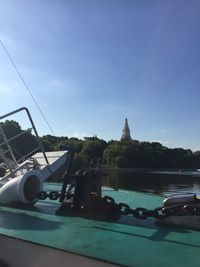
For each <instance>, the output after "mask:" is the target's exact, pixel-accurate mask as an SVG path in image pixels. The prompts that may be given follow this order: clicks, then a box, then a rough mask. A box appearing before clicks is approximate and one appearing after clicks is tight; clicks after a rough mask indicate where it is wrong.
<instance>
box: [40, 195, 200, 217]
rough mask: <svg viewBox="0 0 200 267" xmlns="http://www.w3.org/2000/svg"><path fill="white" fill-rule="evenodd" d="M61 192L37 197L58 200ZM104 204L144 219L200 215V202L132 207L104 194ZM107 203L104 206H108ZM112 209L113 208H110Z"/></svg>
mask: <svg viewBox="0 0 200 267" xmlns="http://www.w3.org/2000/svg"><path fill="white" fill-rule="evenodd" d="M60 195H61V193H60V192H58V191H51V192H49V193H48V192H46V191H40V192H39V193H38V194H37V198H38V199H40V200H45V199H47V198H49V199H50V200H57V199H58V198H59V197H60ZM102 201H103V202H104V204H106V205H107V206H109V207H112V210H113V211H114V212H118V213H119V214H120V215H124V216H127V215H132V216H133V217H135V218H136V219H140V220H144V219H147V218H149V217H152V218H155V219H162V218H166V217H170V216H192V215H197V216H200V204H185V203H183V204H177V205H176V204H174V205H171V206H167V207H165V206H162V207H157V208H155V209H152V210H149V209H146V208H142V207H138V208H136V209H133V208H130V206H129V205H128V204H126V203H119V204H117V203H116V202H115V200H114V199H113V198H112V197H110V196H104V197H103V198H102ZM106 205H105V206H104V207H106ZM110 211H111V210H110Z"/></svg>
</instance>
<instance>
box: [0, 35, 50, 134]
mask: <svg viewBox="0 0 200 267" xmlns="http://www.w3.org/2000/svg"><path fill="white" fill-rule="evenodd" d="M0 43H1V46H2V47H3V50H4V51H5V53H6V55H7V56H8V58H9V59H10V61H11V63H12V65H13V67H14V69H15V70H16V72H17V74H18V75H19V77H20V79H21V81H22V83H23V84H24V86H25V88H26V90H27V91H28V93H29V94H30V96H31V98H32V100H33V101H34V103H35V105H36V106H37V108H38V110H39V111H40V113H41V115H42V117H43V119H44V120H45V122H46V124H47V126H48V127H49V129H50V131H51V132H52V134H53V135H54V136H55V133H54V131H53V129H52V128H51V126H50V124H49V122H48V120H47V118H46V117H45V115H44V113H43V112H42V110H41V108H40V106H39V104H38V103H37V101H36V99H35V97H34V96H33V94H32V93H31V90H30V88H29V87H28V85H27V83H26V82H25V80H24V78H23V77H22V74H21V73H20V71H19V69H18V67H17V65H16V64H15V62H14V60H13V59H12V57H11V56H10V54H9V53H8V50H7V49H6V47H5V45H4V44H3V42H2V40H1V39H0Z"/></svg>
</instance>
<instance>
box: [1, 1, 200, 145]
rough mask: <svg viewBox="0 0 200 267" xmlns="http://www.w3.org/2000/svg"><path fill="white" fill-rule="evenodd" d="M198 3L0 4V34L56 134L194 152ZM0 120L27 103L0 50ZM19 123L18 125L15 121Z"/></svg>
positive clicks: (199, 128) (198, 132)
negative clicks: (125, 130) (124, 133)
mask: <svg viewBox="0 0 200 267" xmlns="http://www.w3.org/2000/svg"><path fill="white" fill-rule="evenodd" d="M199 10H200V1H198V0H191V1H188V0H187V1H186V0H171V1H168V0H165V1H164V0H163V1H162V0H157V1H153V0H146V1H145V0H140V1H139V0H137V1H136V0H135V1H134V0H84V1H83V0H76V1H74V0H71V1H70V0H63V1H61V0H54V1H53V0H48V1H47V0H34V1H33V0H32V1H31V0H30V1H24V0H20V1H19V0H18V1H14V0H13V1H10V0H0V14H1V16H0V38H1V40H2V41H3V43H4V45H5V46H6V48H7V50H8V51H9V53H10V55H11V56H12V58H13V60H14V61H15V63H16V65H17V66H18V68H19V70H20V72H21V74H22V75H23V77H24V79H25V81H26V82H27V84H28V85H29V88H30V90H31V91H32V94H33V95H34V97H35V99H36V100H37V102H38V104H39V105H40V107H41V109H42V111H43V112H44V114H45V116H46V118H47V119H48V121H49V123H50V125H51V127H52V129H53V131H54V132H55V134H56V135H58V136H59V135H64V136H77V137H79V138H82V137H84V136H92V135H93V134H96V135H97V136H98V137H100V138H103V139H105V140H110V139H116V140H119V139H120V136H121V130H122V127H123V124H124V119H125V117H128V121H129V126H130V130H131V134H132V137H133V138H134V139H137V140H140V141H144V140H145V141H158V142H161V143H162V144H163V145H166V146H168V147H184V148H190V149H192V150H200V120H199V118H200V105H199V100H200V90H199V84H200V16H199ZM0 103H1V104H0V114H4V113H7V112H9V111H11V110H13V109H15V108H19V107H21V106H26V107H28V108H29V109H30V111H31V113H32V116H33V119H34V121H35V123H36V126H37V127H38V131H39V134H40V135H44V134H48V133H49V134H51V132H50V130H49V128H48V127H47V125H46V124H45V121H44V120H43V118H42V116H41V114H40V112H39V111H38V109H37V107H36V106H35V104H34V102H33V100H32V99H31V97H30V95H29V94H28V92H27V91H26V89H25V87H24V85H23V83H22V82H21V80H20V79H19V77H18V75H17V73H16V71H15V69H14V68H13V66H12V64H11V63H10V61H9V59H8V57H7V56H6V54H5V52H4V51H3V49H2V47H0ZM20 124H22V125H23V126H24V127H26V121H25V120H24V119H22V122H20Z"/></svg>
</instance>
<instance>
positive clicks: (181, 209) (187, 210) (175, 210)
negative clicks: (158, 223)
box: [103, 196, 200, 220]
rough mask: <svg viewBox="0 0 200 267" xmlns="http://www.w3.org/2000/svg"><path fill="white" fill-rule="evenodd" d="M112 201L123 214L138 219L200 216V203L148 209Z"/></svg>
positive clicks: (109, 198)
mask: <svg viewBox="0 0 200 267" xmlns="http://www.w3.org/2000/svg"><path fill="white" fill-rule="evenodd" d="M103 199H104V200H105V201H108V202H110V201H111V199H112V198H111V197H107V196H105V197H104V198H103ZM112 203H113V204H115V205H117V207H118V209H119V212H120V214H121V215H129V214H130V215H133V216H134V217H135V218H137V219H141V220H144V219H147V218H149V217H153V218H155V219H162V218H166V217H170V216H192V215H196V216H200V205H199V204H185V203H184V204H178V205H172V206H169V207H165V206H163V207H158V208H155V209H153V210H148V209H145V208H140V207H139V208H136V209H132V208H130V206H129V205H128V204H126V203H119V204H116V203H115V201H114V199H112Z"/></svg>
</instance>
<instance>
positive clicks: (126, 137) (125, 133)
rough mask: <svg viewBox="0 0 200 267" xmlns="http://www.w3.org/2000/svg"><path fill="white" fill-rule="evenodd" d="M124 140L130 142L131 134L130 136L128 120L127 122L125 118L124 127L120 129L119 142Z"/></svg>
mask: <svg viewBox="0 0 200 267" xmlns="http://www.w3.org/2000/svg"><path fill="white" fill-rule="evenodd" d="M124 140H132V138H131V134H130V129H129V127H128V120H127V118H126V119H125V123H124V127H123V129H122V137H121V141H124Z"/></svg>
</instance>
